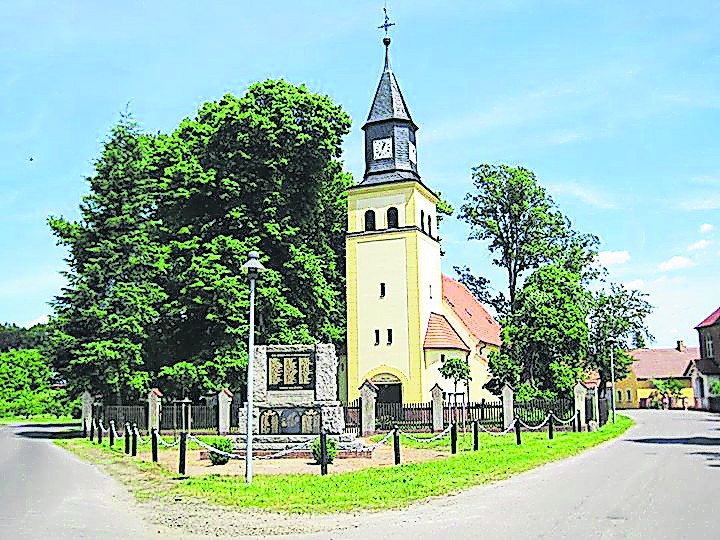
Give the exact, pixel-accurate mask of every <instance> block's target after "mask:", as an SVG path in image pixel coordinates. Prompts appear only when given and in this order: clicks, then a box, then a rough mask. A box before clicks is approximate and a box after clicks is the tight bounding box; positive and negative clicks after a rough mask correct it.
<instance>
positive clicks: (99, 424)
mask: <svg viewBox="0 0 720 540" xmlns="http://www.w3.org/2000/svg"><path fill="white" fill-rule="evenodd" d="M98 428H99V429H100V431H102V432H103V433H106V432H107V429H105V426H103V423H102V420H98Z"/></svg>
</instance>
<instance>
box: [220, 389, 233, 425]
mask: <svg viewBox="0 0 720 540" xmlns="http://www.w3.org/2000/svg"><path fill="white" fill-rule="evenodd" d="M232 401H233V393H232V392H231V391H230V390H229V389H227V388H223V389H222V390H220V392H219V393H218V396H217V406H218V433H219V434H220V435H223V434H225V433H230V410H231V408H232Z"/></svg>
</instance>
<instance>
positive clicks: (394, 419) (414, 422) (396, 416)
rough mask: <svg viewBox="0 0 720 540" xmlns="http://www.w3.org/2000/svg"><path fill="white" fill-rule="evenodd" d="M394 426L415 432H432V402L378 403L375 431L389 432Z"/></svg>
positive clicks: (376, 405)
mask: <svg viewBox="0 0 720 540" xmlns="http://www.w3.org/2000/svg"><path fill="white" fill-rule="evenodd" d="M393 426H398V427H399V428H400V429H406V430H413V431H432V429H433V425H432V402H428V403H376V404H375V430H376V431H389V430H391V429H392V428H393Z"/></svg>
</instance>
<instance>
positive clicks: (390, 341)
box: [387, 328, 392, 345]
mask: <svg viewBox="0 0 720 540" xmlns="http://www.w3.org/2000/svg"><path fill="white" fill-rule="evenodd" d="M387 344H388V345H392V328H388V343H387Z"/></svg>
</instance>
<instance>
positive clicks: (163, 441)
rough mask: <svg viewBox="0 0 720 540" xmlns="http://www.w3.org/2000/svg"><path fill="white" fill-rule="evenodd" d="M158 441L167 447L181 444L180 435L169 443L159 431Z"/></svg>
mask: <svg viewBox="0 0 720 540" xmlns="http://www.w3.org/2000/svg"><path fill="white" fill-rule="evenodd" d="M157 441H158V442H159V443H160V444H161V445H162V446H164V447H165V448H172V447H174V446H177V445H178V444H180V438H179V437H178V438H177V439H175V440H174V441H173V442H171V443H168V442H165V439H163V438H162V437H161V436H160V434H159V433H158V434H157Z"/></svg>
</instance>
